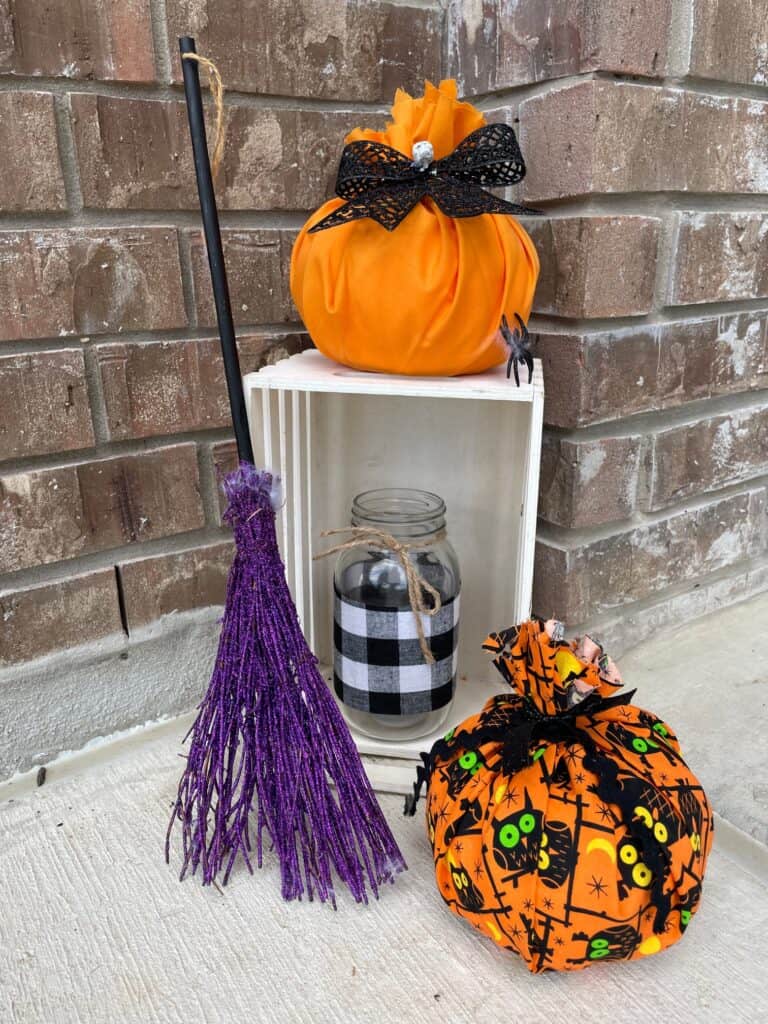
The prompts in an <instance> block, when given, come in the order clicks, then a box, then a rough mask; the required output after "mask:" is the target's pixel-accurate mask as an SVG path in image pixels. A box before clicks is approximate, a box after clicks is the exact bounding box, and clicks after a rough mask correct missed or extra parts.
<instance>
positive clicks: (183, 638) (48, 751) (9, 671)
mask: <svg viewBox="0 0 768 1024" xmlns="http://www.w3.org/2000/svg"><path fill="white" fill-rule="evenodd" d="M220 615H221V609H219V608H207V609H197V610H196V611H193V612H186V613H183V614H180V615H166V616H165V617H164V618H163V619H161V620H160V621H159V622H155V623H153V624H152V625H151V626H149V627H145V628H143V629H139V630H137V631H136V633H135V635H134V636H133V637H132V638H131V641H130V642H129V641H128V640H127V639H126V638H125V636H124V635H123V634H122V633H121V634H119V635H118V636H113V637H107V638H106V639H105V640H103V641H100V642H98V643H94V644H90V645H88V646H87V647H86V648H83V647H79V648H76V649H74V650H72V651H65V652H63V653H56V654H53V655H50V656H49V657H47V658H40V659H37V660H36V661H34V662H31V663H30V665H29V666H22V667H21V668H20V667H19V666H13V667H11V668H6V669H0V694H2V700H1V705H2V714H0V779H7V778H9V777H11V776H13V775H15V774H16V773H18V772H26V771H28V770H29V769H30V768H32V767H33V766H36V765H42V764H49V763H50V762H51V761H52V760H53V759H55V758H56V757H57V756H59V755H60V754H61V752H62V751H73V750H80V749H81V748H83V747H85V746H86V745H87V744H90V743H93V742H94V741H96V740H97V739H98V738H99V737H102V736H103V735H104V732H105V723H108V725H109V727H110V732H112V731H115V732H116V731H117V730H124V729H129V728H132V727H134V726H137V725H144V724H145V723H146V722H150V721H155V720H156V719H157V718H158V717H159V716H160V714H161V713H165V714H166V715H177V714H180V713H181V712H183V711H186V710H187V709H188V708H190V707H192V706H193V705H194V704H196V703H197V701H198V700H199V699H200V696H201V694H202V693H203V691H204V689H205V686H206V684H207V682H208V679H209V678H210V674H211V666H212V664H213V659H214V657H215V656H216V643H217V639H218V634H219V625H218V620H219V617H220ZM1 626H2V620H1V619H0V627H1ZM54 770H55V769H54ZM1 1019H2V1018H0V1020H1Z"/></svg>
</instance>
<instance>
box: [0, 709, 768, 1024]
mask: <svg viewBox="0 0 768 1024" xmlns="http://www.w3.org/2000/svg"><path fill="white" fill-rule="evenodd" d="M181 733H182V730H181V728H179V731H178V734H177V735H176V736H168V735H165V736H163V737H161V738H158V739H155V740H153V741H151V742H149V743H147V744H144V745H142V746H140V747H134V748H131V749H128V750H127V751H126V752H125V753H123V754H122V755H121V756H119V757H118V758H117V759H116V760H114V761H113V762H111V763H106V764H100V765H98V766H96V767H91V768H90V769H87V770H83V771H82V772H81V773H80V774H79V775H76V776H75V777H70V778H69V779H66V780H65V779H62V780H61V781H59V782H53V783H50V784H46V785H45V786H43V787H42V788H41V789H38V790H36V791H35V792H32V793H29V794H27V795H24V796H21V797H17V798H16V799H15V800H14V802H13V803H8V802H6V803H4V804H0V836H1V837H2V841H1V842H0V885H2V893H3V913H2V914H0V1020H1V1021H2V1022H3V1024H239V1022H244V1024H245V1022H247V1024H262V1022H263V1024H275V1022H281V1024H321V1022H322V1024H410V1022H413V1021H418V1022H419V1024H446V1022H450V1024H501V1022H507V1021H515V1022H521V1024H561V1022H563V1024H568V1022H570V1021H576V1022H578V1024H638V1021H643V1022H648V1021H651V1020H656V1019H658V1020H660V1021H664V1022H665V1024H691V1022H692V1021H696V1022H704V1024H709V1022H711V1024H741V1022H748V1024H759V1022H763V1021H765V1020H767V1019H768V995H767V994H766V989H765V984H764V979H765V977H766V974H767V972H768V958H767V957H766V947H765V942H764V935H765V934H766V925H767V924H768V922H766V897H765V885H764V882H765V877H764V876H763V878H762V879H758V878H756V877H755V876H754V875H753V874H750V873H749V872H748V871H747V870H745V869H744V868H743V867H741V866H740V865H739V864H738V863H735V862H734V861H733V860H731V859H730V857H731V853H730V852H729V848H728V845H727V840H728V831H727V829H724V828H722V827H721V826H720V824H719V823H718V829H717V831H716V838H715V844H716V846H715V852H714V853H713V856H712V860H711V866H710V872H709V876H708V878H707V881H706V884H705V889H704V900H703V905H702V908H701V910H700V912H699V914H698V915H697V916H696V918H695V920H694V921H693V923H692V925H691V927H690V928H689V929H688V931H687V933H686V935H685V937H684V939H683V941H682V942H681V943H680V944H679V945H678V946H676V947H673V948H672V949H671V950H668V951H666V952H664V953H662V954H660V955H658V956H655V957H650V958H649V959H648V960H645V961H642V962H638V963H634V964H629V965H627V964H620V963H619V964H612V963H608V964H603V965H599V966H596V967H594V968H592V969H590V970H589V971H585V972H583V973H581V974H578V975H544V976H533V975H529V974H528V973H527V971H526V970H525V969H524V967H523V966H522V964H521V963H520V962H519V961H518V960H517V959H516V958H515V957H514V956H512V955H511V954H509V953H505V952H503V951H502V950H500V949H498V948H497V947H495V946H494V945H493V944H492V943H491V942H490V941H489V940H488V939H485V938H483V937H482V936H480V935H479V934H477V933H476V932H474V931H473V930H472V929H471V928H469V927H468V926H467V925H465V924H464V923H463V922H462V921H460V920H459V919H458V918H456V917H455V916H454V915H453V914H451V913H450V912H449V911H448V909H447V908H446V907H445V905H444V904H443V902H442V900H441V899H440V897H439V895H438V893H437V890H436V888H435V885H434V880H433V874H432V863H431V854H430V850H429V846H428V843H427V840H426V836H425V829H424V821H423V817H422V813H421V812H423V805H421V811H420V813H419V816H418V817H417V818H415V819H405V818H403V817H402V816H401V813H400V812H401V805H402V800H401V798H399V797H384V798H382V805H383V807H384V809H385V812H386V814H387V817H388V819H389V821H390V823H391V825H392V827H393V829H394V831H395V833H396V835H397V838H398V841H399V843H400V844H401V847H402V850H403V852H404V854H405V857H406V860H407V861H408V864H409V867H410V870H409V871H408V872H407V873H405V874H404V875H402V876H401V877H400V879H399V880H398V882H397V883H396V885H395V886H394V887H392V888H387V890H386V891H385V892H384V893H383V894H382V898H381V899H380V901H379V902H375V903H373V904H372V905H370V906H368V907H361V906H357V905H356V904H354V903H352V902H351V900H350V899H348V898H346V894H340V901H339V910H338V912H337V913H334V912H333V910H331V909H330V908H329V907H327V906H322V905H320V904H317V903H313V904H308V903H302V904H285V903H283V902H282V900H281V898H280V895H279V879H278V875H277V871H276V868H275V864H274V861H273V860H272V858H271V857H269V856H268V857H267V866H266V867H265V869H264V870H263V871H261V872H259V873H257V874H256V875H255V876H254V877H251V876H249V875H248V873H247V872H246V871H245V870H242V869H241V870H238V871H236V872H235V875H234V877H233V880H232V882H231V883H230V885H229V886H228V887H227V888H225V889H223V890H222V891H221V892H219V891H217V890H216V889H213V888H211V889H206V890H204V889H202V888H201V887H200V886H199V885H198V883H197V882H196V881H194V880H190V881H187V882H185V883H184V884H180V883H179V882H178V881H177V879H176V876H175V869H176V868H177V866H178V856H177V855H176V854H175V856H174V867H173V868H168V867H166V865H165V864H164V862H163V855H162V847H163V841H164V836H165V827H166V822H167V817H168V814H169V812H170V807H171V803H172V800H173V797H174V794H175V790H176V784H177V781H178V776H179V772H180V764H181V762H180V761H179V759H178V757H177V753H178V752H179V750H180V744H181V738H182V736H181ZM177 849H178V847H176V850H177Z"/></svg>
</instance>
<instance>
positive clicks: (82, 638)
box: [0, 568, 122, 665]
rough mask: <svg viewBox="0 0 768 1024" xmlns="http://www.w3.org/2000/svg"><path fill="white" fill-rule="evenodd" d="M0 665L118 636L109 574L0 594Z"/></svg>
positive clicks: (112, 574)
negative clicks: (114, 635)
mask: <svg viewBox="0 0 768 1024" xmlns="http://www.w3.org/2000/svg"><path fill="white" fill-rule="evenodd" d="M0 621H1V622H2V629H1V630H0V665H10V664H15V663H16V662H21V661H29V660H30V659H31V658H39V657H41V656H42V655H44V654H50V653H51V652H52V651H58V650H62V649H64V648H68V647H75V646H76V645H77V644H82V643H87V642H88V641H89V640H98V639H100V638H101V637H104V636H109V635H110V634H112V633H120V632H122V622H121V619H120V609H119V605H118V600H117V586H116V584H115V570H114V569H112V568H109V569H98V570H96V571H95V572H88V573H82V574H81V575H77V576H71V577H69V578H68V579H65V580H59V581H57V582H55V583H44V584H41V585H39V586H35V587H19V588H14V587H9V588H7V589H3V590H0Z"/></svg>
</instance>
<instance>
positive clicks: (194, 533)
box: [0, 523, 232, 595]
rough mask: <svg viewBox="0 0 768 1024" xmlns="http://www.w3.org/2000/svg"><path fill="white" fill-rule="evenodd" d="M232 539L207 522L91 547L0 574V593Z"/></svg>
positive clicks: (59, 580) (50, 582) (194, 549)
mask: <svg viewBox="0 0 768 1024" xmlns="http://www.w3.org/2000/svg"><path fill="white" fill-rule="evenodd" d="M231 539H232V534H231V532H230V531H229V530H228V529H227V528H226V527H217V526H215V525H213V524H210V523H208V524H206V525H205V526H203V527H199V528H198V529H196V530H188V531H186V532H184V533H176V534H170V535H169V536H167V537H156V538H154V539H153V540H145V541H140V542H134V543H133V544H121V545H119V546H118V547H114V548H105V549H104V550H103V551H91V552H88V553H87V554H83V555H77V556H75V557H74V558H66V559H63V560H61V561H58V562H46V563H44V564H40V565H32V566H27V567H26V568H24V569H17V570H16V571H14V572H8V573H3V574H0V595H2V594H9V593H12V592H13V591H17V590H32V589H35V588H37V587H46V586H52V585H53V584H56V583H62V582H68V581H69V580H71V579H74V578H77V577H79V576H89V575H91V574H92V573H95V572H99V571H101V570H104V569H114V568H115V567H116V566H117V565H119V564H122V563H124V562H125V563H127V562H133V561H141V560H143V559H146V558H157V557H161V556H164V555H178V554H183V553H185V552H187V551H196V550H197V549H199V548H201V547H211V546H213V545H214V544H217V543H221V542H223V541H228V540H231Z"/></svg>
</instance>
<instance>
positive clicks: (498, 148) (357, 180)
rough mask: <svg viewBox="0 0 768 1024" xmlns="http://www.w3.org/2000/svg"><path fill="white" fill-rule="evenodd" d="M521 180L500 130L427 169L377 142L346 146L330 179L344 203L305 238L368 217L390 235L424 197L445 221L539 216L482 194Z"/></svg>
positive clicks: (515, 155) (477, 134)
mask: <svg viewBox="0 0 768 1024" xmlns="http://www.w3.org/2000/svg"><path fill="white" fill-rule="evenodd" d="M524 177H525V163H524V162H523V154H522V153H521V152H520V147H519V146H518V144H517V139H516V138H515V133H514V131H513V129H512V128H510V127H509V125H506V124H489V125H485V126H484V127H483V128H478V129H477V130H476V131H474V132H472V133H471V134H470V135H468V136H467V137H466V138H465V139H463V140H462V141H461V142H460V143H459V145H458V146H457V147H456V149H454V151H453V152H452V153H450V154H449V155H448V156H446V157H443V159H442V160H433V161H431V162H429V163H426V162H424V161H423V160H419V159H414V160H410V159H409V158H408V157H407V156H405V155H404V154H403V153H401V152H399V150H397V149H392V147H391V146H385V145H383V144H382V143H380V142H367V141H364V140H363V141H359V142H350V143H349V144H348V145H346V146H345V147H344V150H343V152H342V154H341V162H340V164H339V173H338V175H337V178H336V194H337V195H338V196H341V198H342V199H346V200H347V202H346V203H345V205H344V206H340V207H339V209H338V210H334V212H333V213H330V214H328V216H327V217H324V218H323V219H322V220H321V221H320V222H319V223H317V224H315V225H314V227H312V228H310V232H309V233H310V234H312V233H314V232H315V231H324V230H325V229H326V228H332V227H336V226H337V225H338V224H348V223H349V222H350V221H353V220H360V219H361V218H362V217H371V218H373V220H375V221H377V222H378V223H379V224H381V226H382V227H385V228H386V229H387V231H393V230H394V229H395V228H396V227H397V226H398V224H399V223H400V222H401V221H402V220H403V218H404V217H406V216H407V215H408V214H409V213H410V212H411V210H412V209H413V208H414V206H416V204H417V203H418V202H419V200H420V199H424V198H425V197H426V196H430V197H431V198H432V199H434V201H435V202H436V203H437V205H438V206H439V207H440V209H441V210H442V211H443V213H444V214H446V215H447V216H449V217H477V216H478V215H479V214H481V213H513V214H538V213H540V212H541V211H540V210H532V209H530V207H527V206H518V205H517V204H516V203H508V202H506V200H504V199H499V197H498V196H494V195H492V194H491V193H490V192H486V191H485V189H486V188H489V187H490V188H497V187H501V186H505V185H514V184H515V183H516V182H518V181H522V179H523V178H524Z"/></svg>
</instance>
